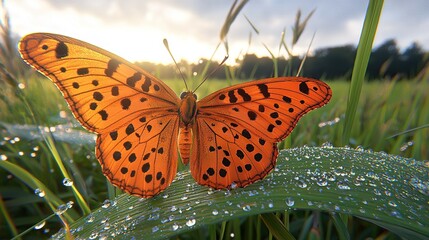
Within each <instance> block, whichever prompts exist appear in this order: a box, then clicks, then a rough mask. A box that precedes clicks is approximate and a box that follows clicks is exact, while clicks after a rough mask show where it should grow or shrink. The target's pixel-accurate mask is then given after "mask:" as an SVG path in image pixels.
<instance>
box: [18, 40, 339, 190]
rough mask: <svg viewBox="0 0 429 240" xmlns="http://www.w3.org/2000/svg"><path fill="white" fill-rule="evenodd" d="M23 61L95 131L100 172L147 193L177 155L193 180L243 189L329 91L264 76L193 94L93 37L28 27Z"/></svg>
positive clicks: (167, 174)
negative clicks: (31, 30)
mask: <svg viewBox="0 0 429 240" xmlns="http://www.w3.org/2000/svg"><path fill="white" fill-rule="evenodd" d="M19 51H20V52H21V55H22V58H23V59H24V60H25V61H26V62H27V63H28V64H30V65H31V66H32V67H34V68H35V69H36V70H38V71H40V72H41V73H43V74H44V75H45V76H47V77H48V78H50V79H51V80H52V81H53V82H54V83H55V85H56V86H57V87H58V88H59V89H60V90H61V92H62V94H63V96H64V98H65V99H66V101H67V103H68V105H69V107H70V109H71V110H72V112H73V114H74V116H75V117H76V119H77V120H79V122H80V123H81V124H82V125H83V126H84V127H85V128H86V129H88V130H89V131H92V132H95V133H97V142H96V155H97V159H98V161H99V162H100V164H101V167H102V171H103V174H104V175H105V176H106V177H107V178H108V179H109V180H110V182H111V183H112V184H113V185H115V186H117V187H119V188H121V189H122V190H124V191H125V192H127V193H129V194H132V195H137V196H140V197H145V198H149V197H153V196H154V195H156V194H158V193H159V192H161V191H163V190H164V189H165V188H167V187H168V186H169V185H170V184H171V182H172V181H173V179H174V177H175V175H176V171H177V159H178V156H179V155H178V152H180V156H181V159H182V161H183V163H185V164H187V163H188V162H190V170H191V173H192V176H193V177H194V179H195V180H196V181H197V182H198V183H199V184H201V185H206V186H209V187H212V188H215V189H222V188H229V187H231V184H234V185H235V186H237V187H244V186H246V185H248V184H251V183H253V182H255V181H258V180H260V179H262V178H264V177H265V176H266V175H267V174H268V173H269V172H270V171H271V170H272V169H273V168H274V166H275V164H276V158H277V154H278V149H277V143H278V142H279V141H281V140H282V139H284V138H285V137H286V136H287V135H289V133H290V132H291V131H292V130H293V128H294V127H295V125H296V124H297V122H298V120H299V119H300V118H301V116H303V115H304V114H305V113H307V112H309V111H310V110H312V109H315V108H319V107H321V106H323V105H325V104H326V103H328V102H329V100H330V98H331V96H332V91H331V89H330V88H329V86H328V85H327V84H325V83H323V82H321V81H319V80H315V79H310V78H301V77H279V78H268V79H262V80H257V81H252V82H248V83H242V84H238V85H235V86H231V87H227V88H224V89H221V90H219V91H216V92H214V93H212V94H210V95H209V96H207V97H205V98H203V99H202V100H200V101H197V96H196V95H195V94H194V93H193V92H192V91H186V92H183V93H182V94H181V96H180V98H179V97H177V95H176V94H175V93H174V92H173V91H172V90H171V89H170V88H169V87H168V86H167V85H166V84H165V83H163V82H162V81H161V80H159V79H157V78H156V77H154V76H152V75H151V74H149V73H147V72H146V71H144V70H142V69H141V68H139V67H137V66H136V65H134V64H132V63H130V62H128V61H126V60H124V59H122V58H120V57H118V56H116V55H114V54H112V53H110V52H108V51H106V50H103V49H101V48H98V47H96V46H93V45H91V44H88V43H85V42H82V41H79V40H76V39H73V38H70V37H65V36H61V35H56V34H50V33H34V34H30V35H27V36H25V37H23V38H22V39H21V41H20V43H19Z"/></svg>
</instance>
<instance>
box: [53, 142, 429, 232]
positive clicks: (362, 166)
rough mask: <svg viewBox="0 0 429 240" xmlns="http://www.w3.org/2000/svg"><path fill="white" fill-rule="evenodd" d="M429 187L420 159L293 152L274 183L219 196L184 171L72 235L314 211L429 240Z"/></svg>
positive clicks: (343, 151)
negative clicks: (157, 191)
mask: <svg viewBox="0 0 429 240" xmlns="http://www.w3.org/2000/svg"><path fill="white" fill-rule="evenodd" d="M428 184H429V170H428V167H427V166H425V164H424V163H423V162H420V161H416V160H413V159H406V158H401V157H398V156H392V155H388V154H386V153H380V152H371V151H366V150H362V149H348V148H333V147H329V146H325V147H320V148H319V147H314V148H313V147H303V148H295V149H287V150H283V151H281V153H280V155H279V158H278V164H277V167H276V169H275V170H274V171H273V172H272V173H271V174H269V175H268V177H266V178H265V179H264V180H262V181H259V182H257V183H254V184H252V185H250V186H248V187H246V188H241V189H232V190H229V191H226V190H223V191H214V190H211V189H208V188H206V187H203V186H199V185H198V184H196V183H195V181H194V180H193V179H192V177H191V176H190V174H189V172H187V171H185V172H179V173H178V175H177V177H176V180H175V181H174V182H173V184H172V185H171V186H170V187H169V188H167V190H165V191H164V192H163V193H161V194H160V195H158V196H156V197H154V198H151V199H140V198H137V197H133V196H129V195H126V194H124V195H121V196H119V197H117V198H116V199H114V200H111V201H108V202H107V203H108V204H106V202H105V203H104V204H103V206H101V207H100V208H99V209H97V210H95V211H94V212H92V213H91V214H90V215H89V216H86V217H84V218H82V219H80V220H78V221H76V222H74V223H73V224H71V229H72V230H71V231H72V234H73V235H74V236H76V237H78V238H82V239H83V238H85V239H88V238H89V239H94V238H100V237H109V238H110V237H114V238H115V239H133V238H134V239H139V238H140V237H141V236H146V237H149V236H150V237H151V238H154V239H159V238H166V237H172V236H174V235H177V234H179V233H183V232H186V231H189V230H192V229H196V228H198V227H201V226H203V225H207V224H213V223H217V222H220V221H225V220H230V219H234V218H239V217H244V216H250V215H255V214H260V213H266V212H273V211H283V210H294V209H310V210H318V211H331V212H336V213H345V214H350V215H353V216H355V217H359V218H362V219H365V220H367V221H370V222H373V223H375V224H378V225H380V226H382V227H385V228H387V229H388V230H390V231H392V232H394V233H396V234H398V235H399V236H401V237H404V238H410V239H411V238H412V237H413V239H414V238H416V237H417V238H427V237H429V214H428V212H429V204H428V203H429V189H428ZM54 237H55V238H62V237H64V232H63V231H60V232H59V233H57V234H56V235H55V236H54Z"/></svg>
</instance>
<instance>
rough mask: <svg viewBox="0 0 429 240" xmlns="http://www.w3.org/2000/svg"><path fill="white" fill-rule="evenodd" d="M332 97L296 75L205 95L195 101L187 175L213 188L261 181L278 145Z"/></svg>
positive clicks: (317, 84)
mask: <svg viewBox="0 0 429 240" xmlns="http://www.w3.org/2000/svg"><path fill="white" fill-rule="evenodd" d="M331 96H332V91H331V89H330V88H329V86H328V85H327V84H325V83H323V82H321V81H318V80H315V79H309V78H295V77H289V78H288V77H283V78H271V79H264V80H258V81H252V82H248V83H244V84H239V85H236V86H232V87H229V88H225V89H221V90H219V91H217V92H215V93H213V94H210V95H209V96H207V97H205V98H203V99H202V100H201V101H200V102H198V109H197V116H196V119H197V121H196V122H197V124H196V126H195V127H194V128H195V130H194V131H195V136H194V144H195V145H196V146H195V147H194V148H193V152H192V154H191V160H190V162H191V172H192V175H193V176H194V178H195V179H196V180H197V181H198V182H199V183H201V184H203V185H208V186H211V187H214V188H225V187H228V186H230V185H231V184H232V183H235V184H236V185H237V186H239V187H243V186H246V185H248V184H250V183H252V182H254V181H257V180H259V179H262V178H263V177H265V176H266V175H267V174H268V173H269V172H270V171H271V170H272V168H273V167H274V166H275V162H276V158H277V153H278V150H277V143H278V142H279V141H281V140H282V139H284V138H285V137H286V136H287V135H289V133H290V132H291V131H292V130H293V128H294V127H295V126H296V124H297V122H298V120H299V119H300V118H301V117H302V116H303V115H304V114H305V113H307V112H308V111H310V110H312V109H315V108H318V107H321V106H323V105H325V104H326V103H327V102H329V100H330V98H331ZM204 142H210V143H211V144H208V146H207V145H206V146H204V145H203V144H201V143H204ZM194 149H195V150H194ZM225 163H226V164H225Z"/></svg>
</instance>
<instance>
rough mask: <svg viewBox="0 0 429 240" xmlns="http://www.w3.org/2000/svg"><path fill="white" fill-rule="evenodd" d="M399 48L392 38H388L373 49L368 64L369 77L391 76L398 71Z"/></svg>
mask: <svg viewBox="0 0 429 240" xmlns="http://www.w3.org/2000/svg"><path fill="white" fill-rule="evenodd" d="M398 60H399V48H398V46H397V44H396V41H395V40H394V39H389V40H387V41H385V42H384V43H382V44H381V45H380V46H379V47H377V48H376V49H374V50H373V51H372V53H371V56H370V59H369V65H368V70H367V73H368V77H369V78H370V79H375V78H380V77H386V76H388V77H393V76H395V75H396V74H397V73H398Z"/></svg>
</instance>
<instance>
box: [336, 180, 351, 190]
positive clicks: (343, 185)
mask: <svg viewBox="0 0 429 240" xmlns="http://www.w3.org/2000/svg"><path fill="white" fill-rule="evenodd" d="M337 187H338V188H339V189H341V190H350V186H349V185H348V183H347V182H346V181H339V182H338V183H337Z"/></svg>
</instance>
